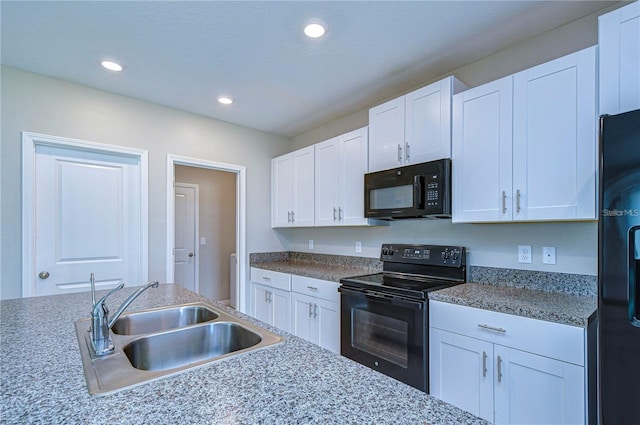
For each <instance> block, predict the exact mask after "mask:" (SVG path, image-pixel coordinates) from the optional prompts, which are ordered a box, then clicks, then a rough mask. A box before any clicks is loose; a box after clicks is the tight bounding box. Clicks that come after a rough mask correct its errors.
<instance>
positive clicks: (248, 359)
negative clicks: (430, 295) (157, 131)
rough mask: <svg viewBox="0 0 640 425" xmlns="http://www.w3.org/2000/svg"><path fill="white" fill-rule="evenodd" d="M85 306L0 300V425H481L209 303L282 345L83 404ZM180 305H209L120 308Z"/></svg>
mask: <svg viewBox="0 0 640 425" xmlns="http://www.w3.org/2000/svg"><path fill="white" fill-rule="evenodd" d="M135 289H136V288H125V289H123V290H121V291H120V292H118V293H116V294H115V295H113V296H112V299H110V300H109V301H110V302H108V304H109V306H111V308H112V309H115V308H116V306H118V305H119V304H120V303H121V302H122V301H123V300H124V299H125V298H126V297H127V296H128V295H129V294H131V293H132V292H133V291H134V290H135ZM100 292H101V294H104V291H100ZM90 300H91V296H90V294H89V293H77V294H68V295H55V296H47V297H35V298H24V299H16V300H4V301H1V302H0V315H1V320H0V339H1V341H2V344H0V371H1V374H2V375H1V379H0V389H1V396H0V406H1V407H0V409H1V412H0V422H1V423H3V424H4V423H6V424H23V423H45V424H46V423H51V424H59V423H65V424H80V423H81V424H104V423H111V424H132V423H136V424H147V423H148V424H157V423H197V424H203V423H211V424H258V423H260V424H292V423H295V424H299V423H304V424H316V423H317V424H325V423H340V424H362V423H369V424H371V423H375V424H397V423H403V424H426V423H429V424H434V425H435V424H451V423H456V424H463V423H468V424H472V423H486V422H484V421H483V420H481V419H479V418H477V417H475V416H473V415H471V414H468V413H465V412H463V411H462V410H460V409H458V408H456V407H453V406H451V405H449V404H447V403H444V402H442V401H440V400H437V399H435V398H433V397H431V396H429V395H428V394H425V393H423V392H421V391H418V390H416V389H415V388H412V387H410V386H408V385H405V384H403V383H401V382H399V381H396V380H394V379H392V378H389V377H387V376H385V375H382V374H380V373H378V372H375V371H373V370H371V369H369V368H367V367H365V366H362V365H360V364H358V363H356V362H353V361H351V360H349V359H347V358H344V357H341V356H339V355H337V354H335V353H332V352H330V351H328V350H324V349H322V348H320V347H318V346H316V345H313V344H311V343H309V342H307V341H305V340H302V339H300V338H297V337H295V336H293V335H290V334H288V333H285V332H282V331H280V330H278V329H276V328H273V327H271V326H268V325H265V324H263V323H261V322H258V321H257V320H255V319H253V318H249V317H248V316H246V315H243V314H241V313H237V312H235V311H233V310H232V309H229V308H226V307H223V306H221V305H219V304H215V303H212V304H214V305H216V306H217V307H220V308H225V309H227V311H229V312H231V314H234V315H236V316H237V317H240V318H242V319H244V320H248V321H250V322H252V323H255V324H257V325H259V326H262V327H264V328H266V329H268V330H270V331H272V332H274V333H276V334H279V335H281V336H284V338H285V341H284V342H283V343H282V344H279V345H275V346H272V347H268V348H265V349H262V350H256V351H253V352H248V353H244V354H240V355H237V356H232V357H229V358H227V359H225V360H223V361H219V362H214V363H210V364H208V365H206V366H203V367H200V368H197V369H192V370H190V371H185V372H183V373H181V374H178V375H175V376H170V377H165V378H162V379H159V380H157V381H153V382H149V383H146V384H142V385H139V386H137V387H134V388H130V389H126V390H123V391H120V392H117V393H114V394H110V395H105V396H90V395H89V393H88V392H87V388H86V383H85V378H84V373H83V370H82V362H81V360H80V353H79V349H78V342H77V339H76V333H75V330H74V326H73V323H74V322H75V321H76V320H78V319H81V318H85V317H87V316H88V315H89V310H90V303H91V301H90ZM189 302H210V301H208V300H206V299H205V298H203V297H201V296H199V295H197V294H194V293H193V292H190V291H188V290H186V289H183V288H181V287H180V286H177V285H171V284H163V285H160V287H159V288H157V289H150V290H148V291H146V292H145V293H143V294H142V295H141V296H140V297H139V298H138V299H136V300H135V301H134V302H133V304H132V305H131V306H130V310H131V311H135V310H141V309H145V308H153V307H160V306H165V305H174V304H181V303H189Z"/></svg>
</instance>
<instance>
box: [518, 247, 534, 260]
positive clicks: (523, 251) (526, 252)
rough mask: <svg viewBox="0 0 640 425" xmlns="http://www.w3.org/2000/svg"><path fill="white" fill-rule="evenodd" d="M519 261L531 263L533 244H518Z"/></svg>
mask: <svg viewBox="0 0 640 425" xmlns="http://www.w3.org/2000/svg"><path fill="white" fill-rule="evenodd" d="M518 263H531V245H518Z"/></svg>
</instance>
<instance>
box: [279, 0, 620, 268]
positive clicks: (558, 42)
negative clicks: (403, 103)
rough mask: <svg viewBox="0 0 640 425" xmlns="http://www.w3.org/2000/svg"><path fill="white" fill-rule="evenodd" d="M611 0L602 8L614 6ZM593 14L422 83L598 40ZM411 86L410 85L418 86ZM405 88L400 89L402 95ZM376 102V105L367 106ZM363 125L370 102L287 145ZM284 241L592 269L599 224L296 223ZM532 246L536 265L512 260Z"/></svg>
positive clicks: (474, 77)
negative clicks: (405, 247) (436, 247)
mask: <svg viewBox="0 0 640 425" xmlns="http://www.w3.org/2000/svg"><path fill="white" fill-rule="evenodd" d="M620 5H621V4H619V3H618V4H612V6H611V7H610V8H608V9H607V10H611V9H614V8H616V7H619V6H620ZM598 15H599V14H592V15H589V16H587V17H585V18H583V19H580V20H577V21H574V22H571V23H569V24H567V25H564V26H562V27H559V28H557V29H555V30H552V31H549V32H547V33H544V34H542V35H540V36H537V37H534V38H531V39H529V40H526V41H524V42H521V43H518V44H516V45H513V46H511V47H509V48H507V49H504V50H502V51H500V52H497V53H495V54H493V55H491V56H489V57H487V58H484V59H482V60H480V61H477V62H474V63H471V64H469V65H467V66H464V67H462V68H459V69H454V70H451V71H450V72H448V73H446V74H444V75H426V74H425V76H424V83H423V84H421V85H420V86H423V85H427V84H429V83H431V82H433V81H437V80H439V79H441V78H443V77H445V76H447V75H455V76H456V77H457V78H459V79H460V80H461V81H463V82H464V83H465V84H466V85H468V86H469V87H475V86H478V85H481V84H483V83H486V82H489V81H493V80H495V79H498V78H501V77H503V76H506V75H510V74H512V73H515V72H518V71H521V70H523V69H526V68H529V67H531V66H534V65H537V64H540V63H544V62H546V61H549V60H551V59H555V58H558V57H561V56H563V55H566V54H569V53H572V52H574V51H577V50H581V49H584V48H586V47H589V46H593V45H595V44H597V42H598V25H597V18H598ZM415 88H417V87H413V88H411V89H415ZM408 91H411V90H410V89H409V88H407V90H405V91H402V92H398V93H397V96H400V95H402V94H404V93H406V92H408ZM371 106H375V105H371ZM365 125H368V108H367V109H364V110H361V111H356V112H354V113H352V114H350V115H348V116H345V117H343V118H341V119H339V120H336V121H333V122H330V123H327V124H325V125H322V126H320V127H318V128H315V129H312V130H310V131H308V132H306V133H304V134H300V135H298V136H296V137H294V138H293V139H292V149H298V148H301V147H305V146H309V145H311V144H314V143H317V142H320V141H322V140H326V139H329V138H331V137H334V136H337V135H339V134H342V133H345V132H348V131H351V130H353V129H356V128H359V127H362V126H365ZM290 232H291V233H290V236H289V237H288V240H289V242H290V247H291V249H292V250H296V251H309V249H308V241H309V239H313V240H314V250H313V252H317V253H332V254H344V255H364V256H368V257H376V256H378V255H379V249H380V245H381V244H382V243H384V242H406V243H443V244H460V245H464V246H467V247H468V248H469V262H470V263H471V264H475V265H484V266H495V267H510V268H519V269H530V270H545V271H556V272H568V273H584V274H591V275H595V274H596V273H597V224H596V222H582V223H548V224H545V223H530V224H495V225H494V224H482V225H471V224H452V223H451V222H450V221H448V220H446V221H430V220H411V221H403V222H394V223H392V224H391V225H390V226H389V227H381V228H368V229H358V228H350V229H295V230H291V231H290ZM356 241H359V242H362V245H363V252H362V254H356V253H355V242H356ZM518 245H532V249H533V263H532V264H520V263H518V262H517V246H518ZM543 246H555V247H556V248H557V262H558V263H557V264H556V265H553V266H552V265H547V264H542V252H541V250H542V247H543Z"/></svg>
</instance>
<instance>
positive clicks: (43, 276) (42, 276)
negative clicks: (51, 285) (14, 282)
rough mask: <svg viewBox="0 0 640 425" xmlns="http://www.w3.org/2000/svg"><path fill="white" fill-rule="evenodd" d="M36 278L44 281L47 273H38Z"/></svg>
mask: <svg viewBox="0 0 640 425" xmlns="http://www.w3.org/2000/svg"><path fill="white" fill-rule="evenodd" d="M38 277H39V278H40V279H46V278H48V277H49V272H40V273H38Z"/></svg>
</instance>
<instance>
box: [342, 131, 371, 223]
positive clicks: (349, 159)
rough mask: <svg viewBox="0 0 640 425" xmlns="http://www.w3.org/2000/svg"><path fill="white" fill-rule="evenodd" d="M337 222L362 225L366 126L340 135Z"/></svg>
mask: <svg viewBox="0 0 640 425" xmlns="http://www.w3.org/2000/svg"><path fill="white" fill-rule="evenodd" d="M339 139H340V140H339V143H340V152H341V155H340V163H339V164H340V188H341V191H340V198H341V201H340V205H339V210H338V217H339V223H340V224H341V225H345V226H353V225H364V224H367V223H368V220H367V219H366V218H364V174H365V173H366V172H367V171H368V165H367V164H368V146H369V131H368V128H367V127H364V128H360V129H358V130H355V131H352V132H349V133H347V134H344V135H342V136H340V138H339Z"/></svg>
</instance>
